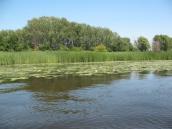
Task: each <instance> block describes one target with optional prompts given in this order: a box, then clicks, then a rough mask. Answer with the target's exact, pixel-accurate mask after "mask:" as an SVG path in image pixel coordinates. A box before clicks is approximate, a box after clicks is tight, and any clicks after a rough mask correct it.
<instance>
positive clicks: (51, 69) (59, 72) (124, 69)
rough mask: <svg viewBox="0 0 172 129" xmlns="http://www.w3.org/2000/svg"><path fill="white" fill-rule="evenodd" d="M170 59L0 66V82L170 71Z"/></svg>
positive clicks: (171, 65)
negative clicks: (33, 78) (34, 78)
mask: <svg viewBox="0 0 172 129" xmlns="http://www.w3.org/2000/svg"><path fill="white" fill-rule="evenodd" d="M171 70H172V60H169V61H167V60H164V61H112V62H111V61H109V62H95V63H93V62H92V63H63V64H62V63H58V64H55V63H54V64H34V65H33V64H32V65H31V64H20V65H6V66H1V68H0V82H1V83H2V82H10V81H11V82H13V81H16V80H22V79H28V78H30V77H46V78H52V77H58V76H64V75H74V76H92V75H102V74H120V73H128V72H132V71H138V72H142V71H143V72H144V71H156V72H158V71H171Z"/></svg>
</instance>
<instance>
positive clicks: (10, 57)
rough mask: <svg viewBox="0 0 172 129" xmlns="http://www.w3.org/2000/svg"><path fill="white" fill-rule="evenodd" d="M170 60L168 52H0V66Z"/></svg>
mask: <svg viewBox="0 0 172 129" xmlns="http://www.w3.org/2000/svg"><path fill="white" fill-rule="evenodd" d="M143 60H172V51H168V52H92V51H23V52H0V65H14V64H42V63H43V64H49V63H78V62H84V63H87V62H105V61H143Z"/></svg>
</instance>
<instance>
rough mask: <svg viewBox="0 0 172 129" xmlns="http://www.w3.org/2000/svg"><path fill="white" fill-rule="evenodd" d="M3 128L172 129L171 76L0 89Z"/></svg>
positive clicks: (36, 82) (64, 80) (37, 82)
mask: <svg viewBox="0 0 172 129" xmlns="http://www.w3.org/2000/svg"><path fill="white" fill-rule="evenodd" d="M0 129H172V76H171V74H169V73H131V74H123V75H106V76H99V77H94V76H93V77H74V76H66V77H60V78H54V79H45V78H31V79H29V80H25V81H18V82H15V83H6V84H0Z"/></svg>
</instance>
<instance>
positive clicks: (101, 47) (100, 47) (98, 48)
mask: <svg viewBox="0 0 172 129" xmlns="http://www.w3.org/2000/svg"><path fill="white" fill-rule="evenodd" d="M95 51H96V52H107V49H106V46H105V45H103V44H99V45H97V46H96V47H95Z"/></svg>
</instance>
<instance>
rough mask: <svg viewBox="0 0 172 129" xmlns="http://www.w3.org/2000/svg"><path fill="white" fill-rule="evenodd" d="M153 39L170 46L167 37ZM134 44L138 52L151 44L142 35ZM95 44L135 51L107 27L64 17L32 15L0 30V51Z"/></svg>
mask: <svg viewBox="0 0 172 129" xmlns="http://www.w3.org/2000/svg"><path fill="white" fill-rule="evenodd" d="M154 41H158V42H160V44H161V50H169V49H171V46H172V45H171V41H172V39H171V38H170V37H168V36H163V35H160V36H155V37H154ZM137 44H138V45H137V47H138V49H139V50H140V51H146V50H148V49H149V47H150V45H149V42H148V40H147V39H146V38H144V37H141V38H140V39H138V41H137ZM97 46H104V47H105V48H106V50H107V51H133V50H135V47H134V46H133V44H132V43H131V41H130V39H129V38H127V37H121V36H119V35H118V34H117V33H114V32H112V31H111V30H110V29H108V28H102V27H93V26H90V25H87V24H79V23H76V22H70V21H68V20H67V19H65V18H57V17H40V18H33V19H31V20H30V21H28V23H27V25H26V26H25V27H24V28H22V29H19V30H1V31H0V51H22V50H28V49H31V50H96V49H95V48H96V47H97Z"/></svg>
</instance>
